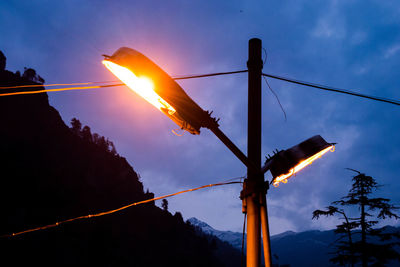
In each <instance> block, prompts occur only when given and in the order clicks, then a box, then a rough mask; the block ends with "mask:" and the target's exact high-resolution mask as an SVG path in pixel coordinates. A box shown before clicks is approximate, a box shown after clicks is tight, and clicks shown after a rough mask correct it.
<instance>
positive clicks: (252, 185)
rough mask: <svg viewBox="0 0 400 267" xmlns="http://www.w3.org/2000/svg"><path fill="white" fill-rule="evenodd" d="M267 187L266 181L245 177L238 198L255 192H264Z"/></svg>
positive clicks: (243, 197)
mask: <svg viewBox="0 0 400 267" xmlns="http://www.w3.org/2000/svg"><path fill="white" fill-rule="evenodd" d="M268 189H269V183H268V181H251V180H250V181H249V180H248V179H245V180H244V181H243V190H242V191H240V199H241V200H243V199H245V198H247V197H248V196H251V195H253V194H255V193H261V194H266V193H267V191H268Z"/></svg>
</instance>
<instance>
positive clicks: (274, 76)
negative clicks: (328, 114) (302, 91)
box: [262, 73, 400, 106]
mask: <svg viewBox="0 0 400 267" xmlns="http://www.w3.org/2000/svg"><path fill="white" fill-rule="evenodd" d="M262 75H263V76H265V77H269V78H273V79H277V80H281V81H285V82H290V83H294V84H299V85H304V86H308V87H313V88H317V89H321V90H326V91H331V92H336V93H342V94H347V95H352V96H357V97H362V98H367V99H371V100H375V101H380V102H385V103H389V104H393V105H397V106H400V101H399V100H396V99H389V98H384V97H378V96H370V95H365V94H361V93H357V92H354V91H351V90H346V89H339V88H335V87H330V86H326V85H320V84H314V83H310V82H305V81H299V80H295V79H291V78H286V77H282V76H277V75H272V74H267V73H262Z"/></svg>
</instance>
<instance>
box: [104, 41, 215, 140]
mask: <svg viewBox="0 0 400 267" xmlns="http://www.w3.org/2000/svg"><path fill="white" fill-rule="evenodd" d="M103 64H104V65H105V66H106V67H107V69H108V70H110V71H111V72H112V73H113V74H114V75H115V76H117V78H118V79H120V80H121V81H122V82H123V83H125V84H126V85H127V86H128V87H129V88H130V89H132V90H133V91H134V92H136V93H137V94H139V95H140V96H141V97H143V98H144V99H145V100H147V101H148V102H149V103H150V104H152V105H153V106H155V107H156V108H157V109H159V110H160V111H161V112H163V113H164V114H165V115H167V116H168V117H169V118H170V119H171V120H173V121H174V122H175V123H176V124H178V125H179V127H180V128H181V129H183V130H186V131H188V132H190V133H191V134H200V128H201V127H207V128H210V127H213V126H218V124H217V122H216V120H215V119H213V118H211V117H210V113H209V112H207V111H204V110H203V109H202V108H201V107H200V106H199V105H197V104H196V103H195V102H194V101H193V100H192V99H191V98H190V97H189V96H188V95H187V94H186V93H185V91H184V90H183V89H182V88H181V87H180V86H179V84H177V83H176V82H175V81H174V80H173V79H172V78H171V77H170V76H169V75H168V74H167V73H166V72H164V71H163V70H162V69H161V68H160V67H159V66H157V65H156V64H155V63H154V62H153V61H151V60H150V59H149V58H147V57H146V56H144V55H143V54H141V53H139V52H138V51H136V50H134V49H131V48H127V47H121V48H120V49H118V50H117V51H116V52H115V53H114V54H113V55H112V56H105V59H104V60H103Z"/></svg>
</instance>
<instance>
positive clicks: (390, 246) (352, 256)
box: [312, 169, 400, 267]
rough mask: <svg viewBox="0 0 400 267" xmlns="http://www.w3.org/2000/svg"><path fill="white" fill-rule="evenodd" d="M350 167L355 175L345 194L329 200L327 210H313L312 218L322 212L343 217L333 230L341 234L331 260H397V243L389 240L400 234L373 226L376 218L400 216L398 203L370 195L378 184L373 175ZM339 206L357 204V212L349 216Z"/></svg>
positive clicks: (380, 262)
mask: <svg viewBox="0 0 400 267" xmlns="http://www.w3.org/2000/svg"><path fill="white" fill-rule="evenodd" d="M349 170H351V171H354V172H356V173H357V175H355V176H353V179H352V181H353V184H352V187H351V189H350V190H349V193H348V194H347V196H345V197H343V198H341V199H340V200H338V201H334V202H332V203H331V205H330V206H328V207H327V208H326V210H315V211H314V212H313V217H312V218H313V219H319V217H320V216H322V215H323V216H334V215H341V216H343V217H342V218H341V219H343V220H344V221H343V222H342V224H340V225H337V226H336V229H335V233H337V234H340V235H341V236H340V237H339V238H338V239H337V240H336V243H337V244H336V252H335V256H334V257H333V258H331V259H330V261H331V262H333V263H336V264H339V265H343V266H344V265H350V266H354V265H355V264H356V263H358V262H361V263H362V266H363V267H365V266H368V265H369V264H370V265H371V266H383V265H384V264H386V263H387V261H389V260H398V261H400V254H399V253H398V252H397V251H396V250H395V249H394V246H398V245H399V243H397V242H390V240H391V239H392V238H393V237H399V235H398V234H397V233H387V232H384V229H373V228H372V227H373V226H374V225H376V224H377V223H378V222H379V220H384V219H386V218H395V219H399V216H398V215H397V214H395V213H394V210H397V209H398V207H396V206H394V205H392V204H390V199H387V198H372V197H371V194H373V193H374V192H375V191H376V190H377V189H378V188H380V187H381V186H380V185H378V184H377V183H376V181H375V179H374V178H372V177H371V176H367V175H365V174H363V173H361V172H359V171H356V170H353V169H349ZM338 206H340V207H343V208H344V207H357V208H358V210H359V212H360V213H359V216H358V217H355V218H352V217H351V218H350V217H349V216H348V215H347V214H346V212H345V210H344V209H343V208H339V207H338ZM370 218H371V219H370ZM372 218H374V219H372Z"/></svg>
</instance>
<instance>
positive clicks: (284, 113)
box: [263, 76, 287, 122]
mask: <svg viewBox="0 0 400 267" xmlns="http://www.w3.org/2000/svg"><path fill="white" fill-rule="evenodd" d="M263 78H264V81H265V83H266V84H267V85H268V88H269V90H270V91H271V93H272V94H273V95H274V96H275V99H276V101H278V104H279V106H280V107H281V110H282V112H283V115H284V116H285V122H286V121H287V116H286V112H285V109H284V108H283V106H282V104H281V101H280V100H279V97H278V95H277V94H276V93H275V91H274V90H272V88H271V86H270V85H269V82H268V80H267V78H266V77H265V76H263Z"/></svg>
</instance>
